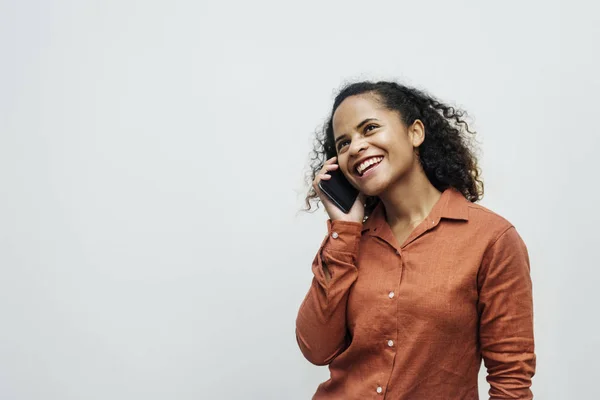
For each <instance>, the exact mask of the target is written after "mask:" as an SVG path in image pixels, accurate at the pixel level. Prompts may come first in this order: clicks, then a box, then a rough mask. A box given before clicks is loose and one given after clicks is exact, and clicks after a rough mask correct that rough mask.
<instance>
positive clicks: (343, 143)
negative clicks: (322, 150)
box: [337, 139, 350, 153]
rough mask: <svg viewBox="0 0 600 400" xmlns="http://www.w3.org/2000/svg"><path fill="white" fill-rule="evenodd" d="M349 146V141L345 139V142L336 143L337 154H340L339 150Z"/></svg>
mask: <svg viewBox="0 0 600 400" xmlns="http://www.w3.org/2000/svg"><path fill="white" fill-rule="evenodd" d="M349 144H350V141H349V140H347V139H345V140H340V141H339V142H338V145H337V151H338V153H339V152H340V151H341V150H342V149H343V148H344V147H346V146H348V145H349Z"/></svg>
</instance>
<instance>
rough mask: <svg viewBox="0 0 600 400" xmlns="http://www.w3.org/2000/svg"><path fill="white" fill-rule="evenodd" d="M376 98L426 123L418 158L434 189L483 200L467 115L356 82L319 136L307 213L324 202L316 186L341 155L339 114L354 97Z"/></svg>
mask: <svg viewBox="0 0 600 400" xmlns="http://www.w3.org/2000/svg"><path fill="white" fill-rule="evenodd" d="M361 94H374V95H375V96H376V98H378V99H379V101H380V102H381V104H382V105H383V106H384V107H386V108H387V109H388V110H392V111H397V112H398V113H399V114H400V117H401V119H402V122H403V123H404V124H405V125H406V126H410V125H411V124H412V123H413V122H414V121H415V120H417V119H418V120H420V121H421V122H422V123H423V125H424V126H425V139H424V141H423V143H422V144H421V145H420V146H419V148H418V156H419V160H420V163H421V165H422V167H423V170H424V171H425V174H426V176H427V178H428V179H429V181H430V182H431V183H432V185H433V186H434V187H435V188H436V189H438V190H439V191H441V192H443V191H444V190H446V189H448V188H450V187H451V188H454V189H456V190H458V191H459V192H461V193H462V194H463V196H465V198H466V199H467V200H469V201H471V202H473V203H474V202H476V201H479V200H481V198H482V197H483V181H482V179H481V170H480V168H479V167H478V165H477V157H476V155H475V150H476V148H475V146H474V143H473V140H472V139H473V137H474V135H475V132H473V131H471V130H470V129H469V125H468V123H467V122H466V121H465V120H464V117H465V115H466V112H465V111H463V110H460V109H457V108H455V107H452V106H449V105H447V104H444V103H442V102H440V101H439V100H437V99H436V98H434V97H433V96H431V95H429V94H427V93H425V92H423V91H421V90H418V89H415V88H411V87H407V86H404V85H401V84H398V83H395V82H385V81H382V82H369V81H365V82H356V83H352V84H349V85H347V86H345V87H343V88H342V90H341V91H340V92H339V93H338V95H337V96H336V98H335V100H334V102H333V108H332V110H331V114H330V115H329V118H328V119H327V121H326V123H325V124H324V126H323V127H322V129H321V130H319V131H317V134H316V138H315V143H314V147H313V150H312V152H311V156H310V161H309V168H310V171H309V172H308V173H307V176H306V181H307V183H308V184H309V186H310V190H309V191H308V193H307V195H306V199H305V202H306V209H305V210H306V211H310V210H311V203H312V202H315V203H316V206H317V207H316V208H318V205H319V197H318V195H317V193H316V192H315V190H314V188H313V187H312V185H311V183H312V182H313V181H314V179H315V177H316V176H317V174H318V173H319V171H320V169H321V167H322V166H323V163H324V162H325V161H326V160H328V159H330V158H331V157H334V156H336V155H337V151H336V149H335V141H334V136H333V114H334V113H335V111H336V110H337V108H338V107H339V105H340V104H341V103H342V102H343V101H344V100H345V99H346V98H348V97H350V96H356V95H361ZM378 201H379V199H378V198H377V197H369V198H367V201H366V209H365V212H366V214H369V213H370V211H372V210H373V208H374V207H375V205H376V204H377V202H378Z"/></svg>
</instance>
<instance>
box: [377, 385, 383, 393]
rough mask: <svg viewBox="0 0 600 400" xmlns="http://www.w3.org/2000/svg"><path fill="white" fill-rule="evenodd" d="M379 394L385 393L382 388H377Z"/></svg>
mask: <svg viewBox="0 0 600 400" xmlns="http://www.w3.org/2000/svg"><path fill="white" fill-rule="evenodd" d="M377 393H379V394H381V393H383V388H382V387H381V386H377Z"/></svg>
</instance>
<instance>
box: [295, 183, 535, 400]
mask: <svg viewBox="0 0 600 400" xmlns="http://www.w3.org/2000/svg"><path fill="white" fill-rule="evenodd" d="M323 265H326V266H327V268H328V270H329V272H330V274H331V279H330V280H327V279H326V277H325V274H324V271H323ZM312 270H313V273H314V278H313V281H312V285H311V287H310V290H309V292H308V295H307V296H306V299H305V300H304V302H303V303H302V306H301V307H300V311H299V313H298V318H297V321H296V337H297V340H298V344H299V346H300V349H301V350H302V353H303V354H304V356H305V357H306V358H307V359H308V360H309V361H310V362H312V363H314V364H317V365H326V364H329V370H330V375H331V378H330V379H329V380H327V381H326V382H324V383H322V384H321V385H320V386H319V387H318V389H317V391H316V393H315V395H314V397H313V399H318V400H321V399H327V400H329V399H336V400H339V399H341V400H350V399H360V400H366V399H388V400H435V399H443V400H471V399H478V398H479V396H478V390H477V379H478V372H479V368H480V365H481V360H482V358H483V360H484V363H485V366H486V367H487V371H488V376H487V380H488V382H489V383H490V386H491V389H490V392H489V393H490V398H492V399H531V398H532V397H533V396H532V393H531V391H530V385H531V378H532V376H533V375H534V372H535V354H534V339H533V303H532V286H531V279H530V274H529V258H528V254H527V249H526V247H525V244H524V243H523V241H522V239H521V238H520V236H519V235H518V233H517V231H516V230H515V228H514V226H512V225H511V224H510V223H509V222H508V221H506V220H505V219H504V218H502V217H500V216H499V215H497V214H495V213H493V212H491V211H489V210H488V209H486V208H484V207H482V206H480V205H477V204H473V203H471V202H469V201H468V200H467V199H466V198H465V197H463V195H462V194H461V193H460V192H458V191H456V190H454V189H448V190H446V191H444V192H443V193H442V196H441V198H440V199H439V200H438V202H437V203H436V204H435V206H434V207H433V209H432V210H431V212H430V214H429V216H428V217H427V218H426V219H425V220H424V221H423V222H422V223H421V224H420V225H419V226H418V227H417V228H415V229H414V231H413V232H412V233H411V234H410V236H409V237H408V238H407V239H406V241H405V242H404V243H402V244H399V243H397V240H396V238H395V236H394V234H393V233H392V230H391V228H390V226H389V225H388V224H387V222H386V219H385V209H384V207H383V205H382V204H381V203H380V204H379V205H378V206H377V207H376V209H375V210H374V211H373V213H372V215H371V216H370V217H369V218H368V220H367V221H366V222H364V223H363V224H360V223H356V222H343V221H328V235H327V237H326V238H325V240H324V241H323V244H322V246H321V248H320V249H319V251H318V253H317V256H316V257H315V259H314V262H313V266H312Z"/></svg>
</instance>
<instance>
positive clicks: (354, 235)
mask: <svg viewBox="0 0 600 400" xmlns="http://www.w3.org/2000/svg"><path fill="white" fill-rule="evenodd" d="M362 227H363V225H362V224H361V223H359V222H349V221H332V220H327V240H326V241H325V246H324V250H326V251H341V252H346V253H356V252H358V244H359V242H360V236H361V231H362Z"/></svg>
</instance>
